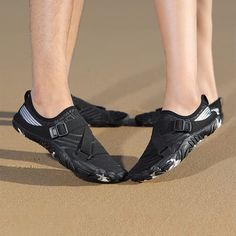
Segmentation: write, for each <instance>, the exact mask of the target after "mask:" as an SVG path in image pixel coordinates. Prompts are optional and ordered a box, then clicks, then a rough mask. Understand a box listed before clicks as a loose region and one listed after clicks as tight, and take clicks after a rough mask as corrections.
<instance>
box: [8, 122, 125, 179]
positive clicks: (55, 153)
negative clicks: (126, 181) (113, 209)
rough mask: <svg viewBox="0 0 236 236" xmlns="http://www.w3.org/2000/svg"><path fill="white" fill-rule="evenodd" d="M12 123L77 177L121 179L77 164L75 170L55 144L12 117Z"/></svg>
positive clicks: (19, 131) (17, 129)
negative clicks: (96, 172) (92, 171)
mask: <svg viewBox="0 0 236 236" xmlns="http://www.w3.org/2000/svg"><path fill="white" fill-rule="evenodd" d="M12 125H13V127H14V129H15V130H16V131H17V132H18V133H19V134H21V135H23V136H25V137H26V138H28V139H30V140H31V141H34V142H36V143H38V144H39V145H41V146H42V147H44V148H45V149H46V150H47V151H48V152H49V153H50V154H51V158H52V159H54V160H56V161H58V162H59V163H60V164H61V165H63V166H64V167H66V168H67V169H69V170H71V171H72V172H73V173H74V174H75V175H76V176H77V177H79V178H81V179H83V180H85V181H89V182H95V183H118V182H121V181H122V180H121V179H111V178H110V176H108V175H106V174H105V173H104V174H91V173H90V172H88V171H86V170H85V169H82V168H80V169H79V170H78V166H77V167H76V170H75V167H74V165H73V164H72V163H71V160H70V159H69V158H68V157H65V156H64V155H62V154H61V152H60V149H59V148H58V147H57V146H56V145H53V144H50V143H49V142H48V141H47V140H44V139H42V138H40V137H38V136H37V135H35V134H32V133H31V132H29V131H27V130H26V129H24V128H23V127H22V126H21V125H19V124H18V123H17V122H16V121H15V120H14V119H13V121H12ZM78 172H79V173H78Z"/></svg>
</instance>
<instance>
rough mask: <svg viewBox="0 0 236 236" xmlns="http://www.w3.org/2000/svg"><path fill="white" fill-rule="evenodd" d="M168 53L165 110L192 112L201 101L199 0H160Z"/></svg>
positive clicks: (160, 14) (163, 32) (164, 39)
mask: <svg viewBox="0 0 236 236" xmlns="http://www.w3.org/2000/svg"><path fill="white" fill-rule="evenodd" d="M156 5H157V13H158V20H159V24H160V30H161V35H162V39H163V44H164V49H165V56H166V91H165V100H164V105H163V109H164V110H165V109H166V110H172V111H175V112H177V113H179V114H181V115H188V114H190V113H191V112H192V111H194V110H195V109H196V107H197V106H198V105H199V101H200V92H199V89H198V82H197V22H196V19H197V17H196V13H197V5H196V1H194V0H191V1H188V0H178V1H173V0H156Z"/></svg>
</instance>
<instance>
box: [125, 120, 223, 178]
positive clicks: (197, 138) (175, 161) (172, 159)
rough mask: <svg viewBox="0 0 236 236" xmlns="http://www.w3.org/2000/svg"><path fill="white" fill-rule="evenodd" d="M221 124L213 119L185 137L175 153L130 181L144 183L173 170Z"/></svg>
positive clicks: (220, 121)
mask: <svg viewBox="0 0 236 236" xmlns="http://www.w3.org/2000/svg"><path fill="white" fill-rule="evenodd" d="M221 124H222V120H217V119H215V120H214V121H212V122H211V124H209V125H208V126H206V127H205V128H204V129H203V130H201V131H198V132H195V133H193V134H192V135H190V136H189V137H187V138H186V139H185V140H184V141H183V142H182V144H181V145H180V147H179V149H178V151H177V152H175V153H174V154H172V155H171V156H168V157H166V158H163V159H162V160H160V161H159V162H158V163H156V164H155V165H154V166H152V167H151V169H150V170H149V171H148V172H145V173H143V175H137V176H133V177H132V176H131V178H130V179H131V180H132V181H135V182H144V181H146V180H151V179H155V178H157V177H158V176H159V175H161V174H164V173H166V172H168V171H170V170H172V169H174V168H175V167H176V166H178V165H179V164H180V163H181V162H182V161H183V160H184V159H185V158H186V157H187V155H188V154H189V153H190V152H191V151H192V150H193V149H194V148H195V147H196V146H197V144H198V143H200V142H201V141H203V139H204V138H205V137H207V136H209V135H211V134H212V133H214V132H215V130H216V129H217V128H219V127H220V126H221Z"/></svg>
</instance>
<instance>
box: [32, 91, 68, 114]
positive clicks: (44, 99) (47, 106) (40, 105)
mask: <svg viewBox="0 0 236 236" xmlns="http://www.w3.org/2000/svg"><path fill="white" fill-rule="evenodd" d="M31 98H32V103H33V106H34V108H35V110H36V111H37V112H38V113H39V114H40V115H41V116H43V117H45V118H54V117H55V116H57V115H58V114H60V113H61V112H62V111H63V110H65V109H66V108H68V107H70V106H73V102H72V99H71V96H70V94H69V96H68V94H65V95H62V94H60V93H59V94H50V95H47V94H45V93H44V94H43V95H41V94H37V93H36V94H35V93H34V91H33V92H32V93H31Z"/></svg>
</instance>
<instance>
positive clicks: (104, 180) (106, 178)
mask: <svg viewBox="0 0 236 236" xmlns="http://www.w3.org/2000/svg"><path fill="white" fill-rule="evenodd" d="M96 176H97V177H98V181H101V182H106V183H108V182H110V180H109V178H108V177H106V176H104V174H102V175H99V174H96Z"/></svg>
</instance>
